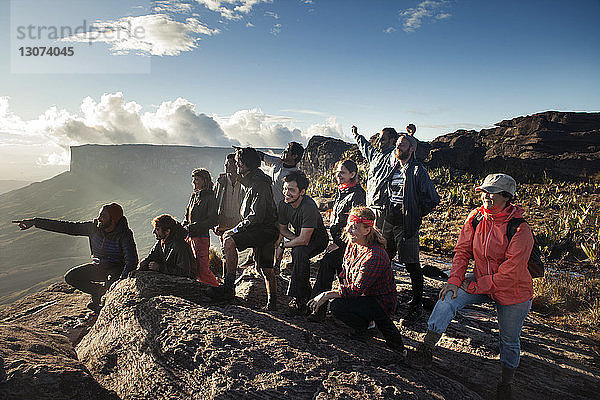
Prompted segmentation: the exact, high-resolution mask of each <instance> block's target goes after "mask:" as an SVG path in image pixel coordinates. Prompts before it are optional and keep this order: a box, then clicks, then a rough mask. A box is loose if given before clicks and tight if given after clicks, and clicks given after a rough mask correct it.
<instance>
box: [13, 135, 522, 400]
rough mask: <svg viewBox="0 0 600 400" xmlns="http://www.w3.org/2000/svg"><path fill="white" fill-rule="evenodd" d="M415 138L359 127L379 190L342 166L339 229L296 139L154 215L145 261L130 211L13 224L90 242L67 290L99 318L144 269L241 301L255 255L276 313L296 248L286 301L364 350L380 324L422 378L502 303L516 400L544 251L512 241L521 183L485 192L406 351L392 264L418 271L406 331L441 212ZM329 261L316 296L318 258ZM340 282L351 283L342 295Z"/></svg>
mask: <svg viewBox="0 0 600 400" xmlns="http://www.w3.org/2000/svg"><path fill="white" fill-rule="evenodd" d="M415 132H416V127H415V126H414V125H413V124H410V125H408V126H407V127H406V132H403V133H398V132H397V131H396V130H395V129H394V128H384V129H383V130H382V131H381V133H379V134H377V135H375V136H374V137H372V138H370V139H367V138H365V137H364V136H362V135H361V134H359V133H358V129H357V128H356V127H355V126H353V127H352V133H353V135H354V138H355V140H356V143H357V145H358V148H359V150H360V152H361V154H362V155H363V157H364V158H365V159H366V160H367V161H368V163H369V171H368V177H367V190H366V192H365V190H364V189H363V188H362V186H361V185H360V183H359V176H358V173H359V172H358V166H357V164H356V162H354V161H353V160H350V159H347V160H342V161H340V162H338V163H337V166H336V179H337V184H338V189H337V192H336V194H335V200H334V203H333V208H332V212H331V217H330V221H329V222H330V223H329V232H328V231H327V229H326V228H325V224H324V221H323V218H322V215H321V212H320V211H319V208H318V206H317V204H316V203H315V201H314V200H313V199H312V198H311V197H310V196H308V195H307V190H308V186H309V180H308V178H307V177H306V175H305V174H304V173H302V172H301V171H300V170H299V169H298V163H299V162H300V160H301V159H302V157H303V153H304V148H303V146H302V145H301V144H299V143H296V142H291V143H289V144H288V146H287V147H286V148H285V150H284V151H283V153H282V154H281V156H272V155H268V154H265V153H263V152H261V151H258V150H256V149H254V148H252V147H244V148H240V147H234V148H235V152H234V153H231V154H228V155H227V157H226V160H225V165H224V169H225V172H224V173H223V174H221V175H220V176H219V178H218V179H217V183H216V185H213V182H212V178H211V175H210V173H209V171H207V170H206V169H194V170H193V171H192V174H191V176H192V185H193V188H194V190H193V193H192V195H191V197H190V200H189V203H188V206H187V208H186V212H185V216H184V218H183V220H182V222H181V223H180V222H178V221H177V220H176V219H175V218H173V217H172V216H170V215H168V214H165V215H160V216H158V217H156V218H154V220H153V221H152V224H153V227H154V230H153V233H154V235H155V236H156V239H157V242H156V244H155V246H154V247H153V248H152V250H151V251H150V253H149V254H148V256H147V257H146V258H144V259H143V260H142V261H140V262H139V263H138V256H137V250H136V245H135V242H134V239H133V233H132V231H131V230H130V229H129V227H128V225H127V220H126V218H125V216H124V215H123V209H122V207H121V206H120V205H119V204H117V203H111V204H107V205H105V206H103V207H102V209H101V210H100V213H99V215H98V218H97V219H95V220H94V221H89V222H67V221H57V220H50V219H45V218H32V219H24V220H19V221H13V222H15V223H18V224H19V227H20V228H21V229H28V228H31V227H32V226H35V227H37V228H41V229H44V230H49V231H54V232H60V233H66V234H70V235H78V236H88V237H89V242H90V249H91V253H92V262H91V263H87V264H84V265H81V266H77V267H74V268H72V269H71V270H69V271H68V272H67V273H66V275H65V281H66V282H67V283H69V284H70V285H72V286H74V287H76V288H77V289H80V290H82V291H83V292H86V293H89V294H91V296H92V299H91V301H90V303H89V305H88V307H89V308H91V309H92V310H94V311H96V312H97V311H99V310H100V308H101V300H102V296H103V295H104V294H105V293H106V292H107V290H110V288H111V287H112V285H114V284H115V283H116V282H117V281H119V280H121V279H124V278H127V277H128V276H129V275H130V273H131V272H132V271H134V270H136V269H137V270H154V271H159V272H162V273H166V274H173V275H179V276H184V277H188V278H192V279H196V278H197V279H198V280H200V281H201V282H204V283H206V284H207V285H209V287H208V289H207V295H208V296H209V297H211V298H213V299H215V300H218V301H225V302H228V301H232V300H233V299H234V298H235V284H236V273H237V270H238V264H239V263H238V252H239V251H242V250H245V249H249V248H250V249H252V251H251V254H250V255H249V259H250V261H249V262H248V264H255V267H256V270H257V272H259V273H260V274H261V275H262V277H263V278H264V282H265V286H266V292H267V303H266V305H265V309H266V310H269V311H273V310H276V309H277V280H276V275H277V273H278V271H279V265H280V263H281V259H282V255H283V252H284V251H285V249H286V248H287V249H291V259H292V270H291V276H290V280H289V286H288V289H287V295H288V296H290V297H291V298H292V300H291V302H290V305H289V312H290V313H291V314H292V315H297V316H306V318H307V319H308V320H310V321H313V322H320V321H323V320H324V319H325V317H326V313H327V310H328V309H329V311H330V313H331V314H332V315H333V317H335V318H336V319H338V320H340V321H342V322H343V323H345V324H346V325H348V326H349V327H350V328H352V334H351V337H352V338H354V339H357V340H365V339H366V338H368V336H369V335H371V334H372V333H371V332H373V329H372V328H373V325H374V326H375V327H376V328H377V329H378V330H379V331H380V332H381V334H382V336H383V338H384V339H385V341H386V344H387V345H388V346H389V347H390V348H391V349H392V350H394V351H395V352H397V353H398V354H399V356H400V357H401V358H402V360H405V361H406V362H407V363H408V364H409V365H411V366H412V367H415V368H427V367H430V366H431V365H432V360H433V354H434V348H435V345H436V343H437V342H438V340H439V339H440V337H441V335H442V333H443V332H444V331H445V330H446V328H447V326H448V325H449V323H450V321H451V320H452V319H453V318H454V316H455V315H456V313H457V312H458V311H459V310H461V309H462V308H463V307H465V306H467V305H470V304H479V303H484V302H491V303H493V304H494V305H495V307H496V310H497V315H498V325H499V337H500V361H501V365H502V372H501V378H500V380H499V383H498V386H497V396H498V398H502V399H506V398H511V396H512V380H513V375H514V371H515V369H516V368H517V366H518V365H519V359H520V334H521V329H522V326H523V322H524V320H525V317H526V316H527V313H528V311H529V309H530V307H531V299H532V295H533V284H532V277H531V275H530V273H529V272H528V269H527V264H528V260H529V256H530V253H531V250H532V247H533V243H534V242H533V236H532V233H531V230H530V228H529V226H528V225H527V223H525V222H523V223H520V224H519V225H518V227H517V228H516V232H515V234H514V235H513V236H512V237H508V236H507V233H506V232H507V230H506V228H507V224H508V223H509V221H510V220H512V219H521V220H522V214H523V210H522V209H521V208H520V207H519V206H517V205H515V204H513V199H514V196H515V191H516V182H515V180H514V179H513V178H512V177H510V176H509V175H506V174H502V173H498V174H491V175H488V176H487V177H486V178H485V180H484V181H483V183H482V184H481V185H480V186H478V187H477V188H476V189H475V190H476V191H477V192H480V193H481V202H482V205H481V206H480V207H478V208H477V209H475V210H473V211H472V212H471V213H470V214H469V216H468V217H467V220H466V222H465V224H464V226H463V228H462V230H461V233H460V236H459V238H458V242H457V245H456V248H455V255H454V258H453V264H452V269H451V271H450V275H449V279H448V281H447V283H446V284H445V285H444V286H443V287H442V289H441V290H440V292H439V299H438V301H437V303H436V305H435V307H434V309H433V312H432V313H431V315H430V317H429V320H428V323H427V327H428V330H427V333H426V334H425V338H424V340H423V342H422V343H420V344H419V345H418V346H417V348H416V350H414V351H411V352H410V353H408V354H407V350H406V349H405V346H404V343H403V340H402V335H401V333H400V331H399V330H398V328H397V327H396V325H395V324H394V322H393V321H392V319H391V317H392V315H393V314H394V312H395V311H396V306H397V301H398V300H397V299H398V296H397V292H396V281H395V278H394V271H393V269H392V264H391V260H393V259H395V258H396V257H397V259H398V261H399V262H400V263H402V264H404V266H405V267H406V270H407V271H408V273H409V274H410V280H411V286H412V300H411V301H410V303H409V305H408V311H407V313H406V314H405V315H404V318H403V324H407V325H410V324H411V323H414V322H415V321H417V320H419V319H420V318H421V316H422V314H423V273H422V270H421V265H420V263H419V228H420V226H421V222H422V219H423V217H424V216H425V215H427V214H428V213H429V212H431V211H432V210H433V209H434V208H435V207H436V205H437V204H438V203H439V202H440V197H439V195H438V193H437V191H436V188H435V186H434V184H433V183H432V181H431V179H430V177H429V174H428V172H427V170H426V169H425V167H424V166H423V164H421V162H419V161H418V160H417V159H416V157H415V152H416V150H417V146H418V141H417V139H416V138H415V137H414V134H415ZM263 163H264V164H265V165H266V166H268V167H271V176H268V175H267V174H266V173H265V172H263V170H262V169H261V168H260V167H261V165H262V164H263ZM213 186H215V187H213ZM211 230H212V231H213V232H214V233H215V234H216V235H217V236H219V237H220V239H221V245H222V253H223V259H224V267H223V279H222V282H221V283H219V280H218V279H217V278H216V277H215V275H214V274H213V272H211V270H210V268H209V246H210V238H209V233H210V231H211ZM329 237H331V241H330V239H329ZM320 253H323V255H322V257H321V259H320V262H319V269H318V273H317V276H316V281H315V283H314V285H313V286H312V287H311V283H310V259H311V258H313V257H315V256H317V255H318V254H320ZM470 260H474V265H473V270H472V272H471V273H469V274H467V268H468V266H469V261H470ZM336 277H337V281H338V285H336V288H335V289H332V286H333V282H334V280H335V278H336Z"/></svg>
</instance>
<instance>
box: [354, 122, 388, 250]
mask: <svg viewBox="0 0 600 400" xmlns="http://www.w3.org/2000/svg"><path fill="white" fill-rule="evenodd" d="M352 134H353V135H354V139H355V140H356V144H357V145H358V149H359V150H360V152H361V154H362V155H363V157H364V158H365V159H366V160H367V161H368V162H369V175H368V178H367V206H368V207H369V208H370V209H371V210H373V212H374V213H375V225H376V227H377V228H378V229H379V230H381V229H382V226H383V219H382V218H381V215H382V213H383V209H384V207H385V205H386V204H387V200H388V199H387V195H388V193H387V173H388V172H389V171H388V168H387V165H388V163H389V158H390V154H392V151H393V150H394V144H395V143H396V139H397V138H398V133H397V132H396V130H395V129H394V128H383V129H382V130H381V133H380V134H379V137H378V139H377V141H376V142H375V145H372V144H371V142H369V141H368V140H367V139H366V138H365V137H364V136H363V135H360V134H359V133H358V128H357V127H356V126H353V127H352ZM390 258H393V257H392V256H391V255H390Z"/></svg>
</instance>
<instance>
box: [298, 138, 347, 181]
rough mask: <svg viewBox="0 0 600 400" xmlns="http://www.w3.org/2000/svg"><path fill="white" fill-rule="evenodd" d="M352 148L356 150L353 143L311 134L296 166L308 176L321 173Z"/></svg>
mask: <svg viewBox="0 0 600 400" xmlns="http://www.w3.org/2000/svg"><path fill="white" fill-rule="evenodd" d="M352 148H354V149H355V150H356V152H357V151H358V148H357V147H356V145H355V144H350V143H346V142H344V141H343V140H340V139H334V138H330V137H325V136H313V137H312V138H310V140H309V141H308V145H307V146H306V149H305V151H304V156H303V157H302V161H300V163H299V164H298V168H299V169H300V170H301V171H303V172H304V173H306V175H307V176H309V177H316V176H320V175H323V174H324V173H326V172H327V171H331V170H332V169H333V168H334V166H335V163H336V162H338V161H339V160H340V159H341V158H342V155H343V154H344V153H345V152H347V151H348V150H351V149H352ZM357 161H358V160H357Z"/></svg>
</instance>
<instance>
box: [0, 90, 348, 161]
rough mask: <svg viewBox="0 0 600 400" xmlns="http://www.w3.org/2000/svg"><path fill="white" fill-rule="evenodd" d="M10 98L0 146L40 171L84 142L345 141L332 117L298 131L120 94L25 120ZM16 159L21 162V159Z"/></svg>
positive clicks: (251, 113)
mask: <svg viewBox="0 0 600 400" xmlns="http://www.w3.org/2000/svg"><path fill="white" fill-rule="evenodd" d="M9 100H10V99H9V98H8V97H0V147H1V148H7V149H8V148H11V149H16V150H15V151H18V152H19V154H27V157H26V158H27V159H28V160H29V161H27V162H29V163H30V164H31V165H30V166H31V167H35V168H38V169H40V170H41V169H43V167H45V166H53V167H57V168H58V167H59V166H63V167H64V166H66V165H68V163H69V146H73V145H81V144H87V143H95V144H124V143H148V144H173V145H193V146H218V147H229V146H231V145H243V146H254V147H275V148H282V147H285V145H286V144H287V143H289V142H291V141H296V142H301V143H304V144H306V143H307V142H308V139H309V138H310V137H311V136H313V135H323V136H330V137H337V138H342V139H345V140H349V138H348V137H346V136H345V135H344V134H343V132H342V126H341V124H340V123H338V122H337V120H336V119H335V117H329V118H327V119H325V120H324V122H323V123H318V124H314V125H311V126H309V127H308V128H307V129H305V130H304V131H303V130H301V129H300V128H299V127H298V126H297V124H298V122H299V121H298V120H297V119H296V118H294V117H290V116H286V115H272V114H267V113H265V112H263V111H262V110H261V109H259V108H254V109H247V110H240V111H237V112H235V113H234V114H232V115H228V116H217V115H207V114H206V113H202V112H199V111H198V110H196V106H195V105H194V104H193V103H191V102H190V101H188V100H186V99H184V98H177V99H174V100H168V101H163V102H162V103H160V104H159V105H157V106H153V107H152V108H151V109H150V110H148V111H147V110H145V109H144V107H143V106H142V105H141V104H139V103H137V102H135V101H127V100H126V99H125V96H124V95H123V93H121V92H116V93H105V94H103V95H102V96H101V97H100V99H94V98H92V97H86V98H84V99H83V100H82V102H81V105H80V107H79V110H77V111H76V112H69V111H67V110H64V109H60V108H58V107H50V108H48V109H47V110H46V111H45V112H44V113H42V114H41V115H40V116H38V117H37V118H34V119H30V120H26V119H23V118H21V117H20V116H18V115H16V114H15V113H13V112H11V110H10V107H9V106H10V104H9V103H10V102H9ZM297 111H298V112H304V113H307V114H313V115H319V116H323V115H325V114H324V113H321V112H318V111H312V110H297ZM291 112H294V111H291ZM28 149H29V150H28ZM15 160H16V161H18V162H19V163H21V164H23V162H24V161H23V159H22V158H20V159H15ZM31 160H34V161H31ZM9 161H10V160H9V159H8V158H7V159H6V160H2V161H1V162H0V173H3V171H5V170H6V171H10V170H11V168H12V167H10V166H9V165H8V164H9ZM21 164H20V165H21ZM13 169H14V168H13ZM52 171H55V170H54V169H52Z"/></svg>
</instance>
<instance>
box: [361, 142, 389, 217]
mask: <svg viewBox="0 0 600 400" xmlns="http://www.w3.org/2000/svg"><path fill="white" fill-rule="evenodd" d="M354 139H356V144H357V145H358V149H359V150H360V152H361V154H362V155H363V157H364V158H365V159H366V160H367V161H368V162H369V177H368V180H367V206H369V207H371V206H375V207H377V208H383V207H385V206H386V204H387V201H388V191H387V189H386V179H387V178H388V175H389V174H388V170H387V164H388V160H389V155H390V154H393V152H392V150H394V146H391V147H388V148H387V149H385V150H384V151H383V152H382V151H379V150H378V149H376V148H375V147H373V145H372V144H371V143H370V142H369V141H368V140H367V139H365V137H364V136H363V135H360V134H356V135H354Z"/></svg>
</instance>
